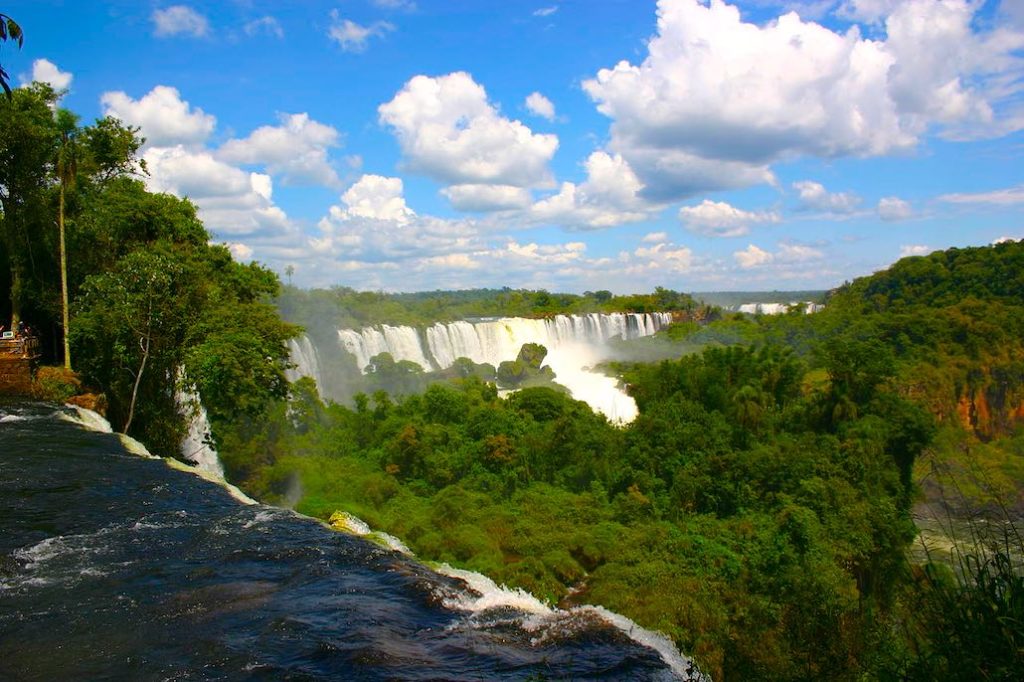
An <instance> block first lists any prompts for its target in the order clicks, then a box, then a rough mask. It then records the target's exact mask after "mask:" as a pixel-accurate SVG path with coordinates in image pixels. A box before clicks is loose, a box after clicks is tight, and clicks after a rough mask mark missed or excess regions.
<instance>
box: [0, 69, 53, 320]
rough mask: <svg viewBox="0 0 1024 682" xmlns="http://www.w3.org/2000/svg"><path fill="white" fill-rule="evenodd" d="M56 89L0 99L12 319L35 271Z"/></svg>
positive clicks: (2, 224)
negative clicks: (29, 276)
mask: <svg viewBox="0 0 1024 682" xmlns="http://www.w3.org/2000/svg"><path fill="white" fill-rule="evenodd" d="M56 101H57V94H56V93H55V92H54V90H53V88H51V87H50V86H49V85H46V84H45V83H33V84H32V85H30V86H28V87H23V88H18V89H17V90H15V91H14V93H13V95H12V97H11V98H9V99H7V98H3V99H0V209H2V210H3V217H2V220H0V247H2V250H3V254H2V256H3V258H2V260H5V261H6V266H7V267H6V269H7V271H8V273H9V277H10V280H9V282H10V306H11V322H12V323H13V324H16V323H17V322H18V321H19V320H20V319H21V317H22V308H23V306H24V305H25V303H26V302H27V300H28V296H27V289H26V287H27V277H28V275H29V274H30V273H31V272H33V271H34V270H36V265H37V263H36V258H37V256H39V255H40V253H44V252H43V251H41V245H42V238H41V237H42V230H43V229H45V226H46V225H52V224H53V223H52V222H51V220H52V218H48V217H47V212H48V211H47V208H46V203H47V201H46V194H47V192H48V189H49V188H50V187H51V186H52V185H51V183H52V175H51V172H52V167H53V159H54V158H55V155H56V149H57V145H58V139H59V137H58V135H57V130H56V121H55V120H54V116H53V111H52V109H51V107H52V106H54V105H55V104H56ZM51 215H52V214H51Z"/></svg>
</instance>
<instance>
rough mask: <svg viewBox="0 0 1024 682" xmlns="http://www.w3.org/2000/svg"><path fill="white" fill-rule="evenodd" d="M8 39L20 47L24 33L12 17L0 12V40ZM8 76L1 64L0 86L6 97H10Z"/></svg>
mask: <svg viewBox="0 0 1024 682" xmlns="http://www.w3.org/2000/svg"><path fill="white" fill-rule="evenodd" d="M8 39H10V40H14V41H16V42H17V43H18V48H19V49H20V48H21V46H22V44H23V43H24V42H25V34H24V33H22V31H21V26H18V24H17V22H15V21H14V19H11V18H10V17H9V16H7V15H6V14H0V41H3V42H7V40H8ZM10 78H11V77H10V76H9V75H8V74H7V71H5V70H4V68H3V66H0V86H3V89H4V92H5V93H7V99H10V98H11V86H10V85H9V81H10Z"/></svg>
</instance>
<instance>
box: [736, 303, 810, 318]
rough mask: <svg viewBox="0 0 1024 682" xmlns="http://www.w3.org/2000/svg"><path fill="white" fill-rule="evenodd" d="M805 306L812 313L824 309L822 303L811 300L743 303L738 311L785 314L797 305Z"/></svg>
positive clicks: (805, 309) (758, 313) (751, 313)
mask: <svg viewBox="0 0 1024 682" xmlns="http://www.w3.org/2000/svg"><path fill="white" fill-rule="evenodd" d="M799 305H802V306H804V312H805V313H807V314H808V315H810V314H811V313H816V312H818V311H819V310H822V309H824V307H825V306H824V305H822V304H821V303H813V302H811V301H793V302H791V303H743V304H742V305H739V306H737V307H736V312H740V313H747V314H748V315H783V314H785V313H788V312H789V311H790V310H791V309H793V308H795V307H796V306H799Z"/></svg>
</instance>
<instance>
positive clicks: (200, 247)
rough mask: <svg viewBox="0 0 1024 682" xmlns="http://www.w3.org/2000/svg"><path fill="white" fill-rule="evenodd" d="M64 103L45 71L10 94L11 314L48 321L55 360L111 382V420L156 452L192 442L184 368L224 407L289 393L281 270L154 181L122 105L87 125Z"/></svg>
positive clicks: (248, 407)
mask: <svg viewBox="0 0 1024 682" xmlns="http://www.w3.org/2000/svg"><path fill="white" fill-rule="evenodd" d="M57 105H58V96H57V93H55V92H54V91H53V90H52V89H51V88H50V87H49V86H46V85H42V84H39V83H36V84H34V85H32V86H30V87H24V88H18V89H17V90H16V91H14V92H13V93H12V95H11V97H10V99H7V98H2V99H0V208H2V216H0V286H2V288H3V290H4V291H5V292H9V295H8V296H4V300H3V301H2V302H0V316H2V317H3V318H4V319H5V320H11V322H12V323H16V322H17V321H18V320H25V321H27V322H28V324H29V325H30V326H31V327H32V328H34V329H36V330H38V331H39V332H40V333H41V335H42V336H43V338H44V340H45V341H46V342H47V343H45V344H44V348H45V349H46V351H47V354H48V356H49V359H50V360H52V361H58V360H65V361H69V364H71V365H72V366H73V367H74V369H76V370H78V371H79V372H80V373H81V375H82V378H83V380H84V381H85V383H86V384H87V385H90V386H92V387H93V388H95V389H98V390H100V391H102V392H104V393H105V394H106V396H107V399H108V401H109V413H108V414H109V417H110V420H111V422H112V423H113V425H114V427H115V428H118V429H120V430H124V431H127V432H129V433H131V434H133V435H135V436H136V437H139V438H141V439H143V440H144V441H145V442H146V443H147V444H148V445H149V447H150V448H151V449H153V451H154V452H160V453H162V454H176V453H177V444H178V443H179V442H180V441H181V436H182V433H183V428H184V426H185V421H184V420H183V418H182V416H181V415H180V414H179V412H178V407H177V405H176V401H175V390H176V388H177V387H178V386H176V384H180V383H181V380H180V379H178V380H176V377H179V376H184V377H187V381H188V382H189V384H191V385H193V386H194V387H195V388H197V389H198V392H199V395H200V396H201V397H202V400H203V403H204V404H205V406H206V408H207V410H208V411H209V412H210V414H211V418H212V419H214V420H221V421H223V420H228V419H231V418H233V417H234V416H236V415H237V414H241V413H250V414H251V413H257V412H259V411H260V410H262V409H263V407H264V406H265V405H266V404H267V402H268V401H269V400H271V399H273V398H282V397H283V396H284V395H285V394H286V391H287V382H286V381H285V379H284V374H283V370H284V367H285V365H286V363H287V349H286V347H285V345H284V341H285V340H286V339H287V338H288V337H289V336H291V335H293V334H294V333H295V332H296V331H297V329H296V328H295V327H292V326H291V325H288V324H285V323H283V322H282V321H281V320H280V319H279V318H278V316H277V313H276V311H275V309H274V308H273V306H272V305H270V303H269V302H268V301H269V300H270V299H271V298H272V297H273V296H275V295H276V294H277V292H278V281H277V277H276V276H275V275H274V274H273V273H272V272H270V271H268V270H266V269H264V268H262V267H260V266H258V265H247V266H243V265H239V264H238V263H235V262H234V261H233V260H232V259H231V255H230V253H229V252H228V250H227V249H226V248H225V247H223V246H218V245H211V244H210V243H209V242H210V234H209V233H208V232H207V231H206V229H205V228H204V227H203V225H202V223H201V222H200V221H199V220H198V219H197V217H196V209H195V207H194V206H193V205H192V204H191V203H189V202H188V201H185V200H180V199H177V198H175V197H172V196H169V195H165V194H153V193H151V192H148V191H147V190H146V189H145V186H144V185H143V183H142V182H141V178H142V177H143V176H144V174H145V167H144V165H143V164H142V163H141V162H140V161H138V160H137V157H136V155H137V152H138V150H139V148H140V146H141V144H142V140H141V139H140V138H139V137H138V134H137V133H138V131H137V130H134V129H131V128H128V127H125V126H124V125H122V124H121V123H120V122H118V121H117V120H115V119H111V118H105V119H101V120H98V121H96V122H95V123H94V124H92V125H89V126H84V127H82V126H80V125H79V124H78V121H77V119H76V117H75V116H74V115H73V114H71V113H70V112H68V111H66V110H63V109H60V108H58V107H57ZM59 226H62V227H63V228H64V231H65V233H66V247H67V248H66V255H67V259H66V260H67V269H66V281H67V290H68V298H69V301H70V310H69V313H70V318H71V325H70V328H69V330H68V337H69V340H70V342H71V343H70V354H65V353H64V352H63V350H62V345H63V343H62V342H63V340H64V338H63V337H64V330H63V325H62V317H63V302H62V296H61V280H62V277H64V276H65V274H64V272H63V269H62V268H61V259H60V251H61V248H60V242H61V241H62V235H61V233H60V231H59V229H58V227H59ZM12 326H13V325H12ZM62 356H63V357H62ZM179 372H184V374H183V375H179Z"/></svg>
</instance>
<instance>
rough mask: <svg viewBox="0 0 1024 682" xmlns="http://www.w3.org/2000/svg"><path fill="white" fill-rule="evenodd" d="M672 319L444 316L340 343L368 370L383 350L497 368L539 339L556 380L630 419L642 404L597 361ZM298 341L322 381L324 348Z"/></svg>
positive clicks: (311, 372) (348, 332) (301, 356)
mask: <svg viewBox="0 0 1024 682" xmlns="http://www.w3.org/2000/svg"><path fill="white" fill-rule="evenodd" d="M671 322H672V315H671V313H610V314H604V313H590V314H587V315H555V316H554V317H551V318H547V319H529V318H523V317H503V318H498V319H488V320H478V321H475V322H470V321H459V322H447V323H442V322H438V323H435V324H433V325H431V326H429V327H427V328H425V329H422V330H421V329H417V328H415V327H408V326H399V327H393V326H390V325H379V326H374V327H365V328H363V329H360V330H355V329H340V330H338V342H339V344H340V346H341V348H342V349H344V350H345V351H346V352H348V353H349V354H351V355H352V356H353V357H354V359H355V361H356V365H357V366H358V367H359V368H360V370H361V371H363V372H365V370H366V366H367V365H369V364H370V359H371V358H373V356H375V355H377V354H379V353H390V354H391V356H392V357H393V358H394V359H395V361H396V362H400V361H402V360H408V361H410V362H415V363H416V364H418V365H420V366H421V367H423V369H425V370H435V369H446V368H448V367H451V366H452V364H454V362H455V360H456V359H458V358H462V357H464V358H469V359H470V360H472V361H473V362H475V363H481V364H482V363H487V364H490V365H493V366H495V367H497V366H498V365H499V364H501V363H502V362H503V361H505V360H515V359H516V357H517V355H518V354H519V350H520V348H522V346H523V344H526V343H539V344H541V345H543V346H544V347H545V348H547V350H548V356H547V359H546V363H545V364H546V365H548V366H550V367H551V368H552V369H553V370H554V371H555V374H556V381H558V383H560V384H562V385H563V386H565V387H566V388H568V389H569V390H570V392H571V393H572V394H573V397H575V398H577V399H578V400H583V401H585V402H587V403H588V404H589V405H590V406H591V407H592V408H593V409H594V410H596V411H598V412H601V413H602V414H604V415H605V416H606V417H608V419H610V420H611V421H613V422H618V423H627V422H629V421H632V420H633V419H634V418H635V417H636V414H637V409H636V403H635V402H634V401H633V399H632V398H631V397H629V396H628V395H626V393H625V392H624V391H623V390H622V389H621V388H619V386H618V382H617V381H616V380H615V379H613V378H610V377H607V376H604V375H602V374H599V373H596V372H592V371H590V368H591V367H593V366H594V365H596V364H598V363H599V362H601V361H602V360H605V359H607V358H608V353H607V351H606V350H605V346H606V344H607V342H608V341H609V340H611V339H613V338H616V337H618V338H623V339H635V338H640V337H643V336H651V335H652V334H654V333H656V332H657V331H658V330H660V329H663V328H664V327H666V326H668V325H669V324H670V323H671ZM290 347H291V349H292V362H293V363H295V365H296V366H297V367H296V369H295V373H296V374H301V375H304V376H310V377H313V378H314V379H317V380H318V385H320V383H319V376H320V374H321V370H320V366H319V364H318V360H317V358H318V355H317V354H316V349H315V348H314V347H313V346H312V344H311V342H310V341H309V339H308V338H307V337H303V338H302V339H301V340H299V341H298V342H293V343H292V344H291V346H290ZM289 379H292V377H289ZM322 390H323V389H322V387H321V391H322Z"/></svg>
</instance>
